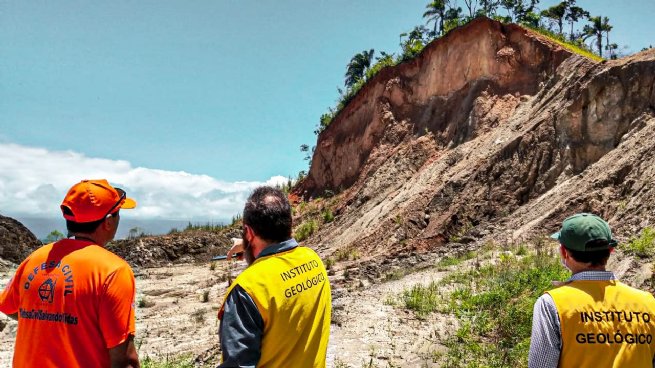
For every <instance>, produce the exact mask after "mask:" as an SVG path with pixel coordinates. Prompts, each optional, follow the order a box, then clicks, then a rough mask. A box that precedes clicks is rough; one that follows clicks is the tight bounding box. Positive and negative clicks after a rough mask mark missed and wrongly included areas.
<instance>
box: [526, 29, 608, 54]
mask: <svg viewBox="0 0 655 368" xmlns="http://www.w3.org/2000/svg"><path fill="white" fill-rule="evenodd" d="M528 28H530V29H531V30H533V31H535V32H537V33H539V34H541V35H542V36H545V37H547V38H548V39H549V40H551V41H553V42H555V43H556V44H558V45H560V46H562V47H563V48H565V49H567V50H569V51H571V52H572V53H575V54H578V55H581V56H584V57H587V58H589V59H591V60H594V61H603V58H602V57H600V56H598V55H596V54H594V53H593V52H592V51H591V50H590V49H589V48H588V47H587V46H586V45H585V44H584V43H583V42H582V41H581V40H576V41H566V40H565V37H564V35H561V34H557V33H554V32H551V31H549V30H548V29H545V28H538V27H534V28H533V27H528Z"/></svg>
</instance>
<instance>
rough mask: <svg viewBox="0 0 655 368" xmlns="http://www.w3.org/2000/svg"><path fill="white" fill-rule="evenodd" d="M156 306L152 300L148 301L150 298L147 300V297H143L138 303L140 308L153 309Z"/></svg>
mask: <svg viewBox="0 0 655 368" xmlns="http://www.w3.org/2000/svg"><path fill="white" fill-rule="evenodd" d="M154 305H155V302H154V301H152V300H150V299H148V298H146V297H145V296H142V297H141V298H139V300H138V301H137V306H138V307H139V308H150V307H152V306H154Z"/></svg>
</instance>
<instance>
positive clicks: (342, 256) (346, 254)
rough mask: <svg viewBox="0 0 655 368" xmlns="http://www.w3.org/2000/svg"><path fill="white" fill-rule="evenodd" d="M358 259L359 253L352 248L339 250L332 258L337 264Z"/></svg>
mask: <svg viewBox="0 0 655 368" xmlns="http://www.w3.org/2000/svg"><path fill="white" fill-rule="evenodd" d="M359 257H360V254H359V251H358V250H357V249H355V248H354V247H349V248H344V249H339V250H337V251H336V252H334V258H335V260H336V261H337V262H338V261H354V260H356V259H359Z"/></svg>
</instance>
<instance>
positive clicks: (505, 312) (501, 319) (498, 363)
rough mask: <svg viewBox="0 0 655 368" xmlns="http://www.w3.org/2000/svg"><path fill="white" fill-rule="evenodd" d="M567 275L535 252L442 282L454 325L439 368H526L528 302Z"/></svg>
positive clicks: (504, 257)
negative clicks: (446, 288) (446, 287)
mask: <svg viewBox="0 0 655 368" xmlns="http://www.w3.org/2000/svg"><path fill="white" fill-rule="evenodd" d="M568 276H569V273H568V272H567V271H566V270H565V269H564V268H563V267H561V265H560V263H559V259H558V257H557V256H556V255H553V254H541V255H526V256H524V257H521V258H517V257H515V256H512V255H502V256H501V260H500V262H499V263H498V264H495V265H488V266H483V267H480V268H479V269H474V270H470V271H465V272H460V273H457V274H454V275H452V276H450V277H448V278H446V279H444V280H443V281H442V283H444V284H446V285H448V284H449V285H450V286H452V287H455V291H453V292H452V293H450V295H449V297H448V298H447V310H448V311H449V312H450V313H453V314H454V315H455V316H456V317H457V319H458V320H459V323H460V327H459V329H458V330H457V331H456V332H455V334H454V335H453V336H451V337H450V338H449V339H448V340H447V342H446V346H447V347H448V352H447V353H446V354H445V356H444V360H445V362H444V363H445V365H444V366H445V367H461V366H485V367H492V368H495V367H508V366H511V367H527V358H528V357H527V353H528V349H529V346H530V332H531V328H532V307H533V305H534V302H535V301H536V299H537V298H538V297H539V296H540V295H542V294H543V292H544V291H546V290H548V289H550V288H552V287H553V286H552V284H551V281H553V280H565V279H566V278H567V277H568ZM435 308H436V307H435Z"/></svg>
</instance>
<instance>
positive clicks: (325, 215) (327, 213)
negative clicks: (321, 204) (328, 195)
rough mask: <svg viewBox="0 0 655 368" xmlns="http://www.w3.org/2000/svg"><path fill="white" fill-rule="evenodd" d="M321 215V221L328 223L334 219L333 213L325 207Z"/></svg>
mask: <svg viewBox="0 0 655 368" xmlns="http://www.w3.org/2000/svg"><path fill="white" fill-rule="evenodd" d="M321 215H322V216H323V222H324V223H328V222H332V221H333V220H334V214H333V213H332V211H330V210H329V209H325V210H324V211H323V212H322V213H321Z"/></svg>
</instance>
